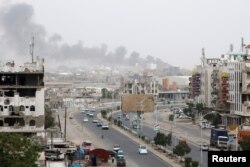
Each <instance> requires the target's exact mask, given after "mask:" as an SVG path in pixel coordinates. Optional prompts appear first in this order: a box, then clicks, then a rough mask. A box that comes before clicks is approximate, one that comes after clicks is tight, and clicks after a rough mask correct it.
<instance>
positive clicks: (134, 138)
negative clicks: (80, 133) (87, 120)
mask: <svg viewBox="0 0 250 167" xmlns="http://www.w3.org/2000/svg"><path fill="white" fill-rule="evenodd" d="M113 114H114V112H113ZM97 118H98V119H100V120H102V121H103V122H105V123H108V121H107V120H106V119H104V118H102V116H101V114H100V113H99V114H97ZM112 128H113V129H115V130H117V131H119V132H120V133H122V134H123V135H125V136H127V137H128V138H130V140H131V141H133V142H135V143H136V144H138V145H139V144H142V145H147V148H148V150H149V151H150V152H151V153H153V154H154V155H156V156H157V157H158V158H160V159H162V160H163V161H165V162H167V163H168V164H169V165H171V166H172V167H181V164H180V163H179V159H176V158H174V157H167V154H168V153H161V152H159V151H158V150H156V149H155V148H154V147H153V146H152V145H151V144H146V143H145V142H144V141H142V140H141V139H139V138H138V137H137V136H135V135H134V134H132V133H130V132H128V131H126V130H125V129H122V128H121V127H118V126H116V125H112ZM167 152H169V153H171V151H170V150H169V151H167Z"/></svg>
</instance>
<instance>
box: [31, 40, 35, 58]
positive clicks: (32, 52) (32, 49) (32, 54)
mask: <svg viewBox="0 0 250 167" xmlns="http://www.w3.org/2000/svg"><path fill="white" fill-rule="evenodd" d="M34 40H35V37H34V36H32V42H31V43H30V55H31V62H32V63H33V62H34V59H33V57H34V46H35V44H34Z"/></svg>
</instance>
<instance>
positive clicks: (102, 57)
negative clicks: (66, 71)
mask: <svg viewBox="0 0 250 167" xmlns="http://www.w3.org/2000/svg"><path fill="white" fill-rule="evenodd" d="M33 16H34V10H33V7H32V6H30V5H28V4H25V3H21V4H13V5H9V6H5V7H4V8H2V9H1V11H0V38H1V40H0V55H1V59H7V60H16V61H20V62H25V61H30V60H31V58H30V55H29V44H30V41H31V38H32V36H34V37H35V49H34V55H35V56H39V57H43V58H45V62H46V66H48V67H56V66H60V65H64V66H68V67H90V66H95V65H117V66H134V65H135V64H137V65H140V66H145V65H146V64H147V63H156V64H157V67H159V68H162V67H164V66H165V67H166V65H167V64H166V63H164V62H162V61H161V60H160V59H158V58H157V59H155V58H154V57H152V56H147V57H146V58H142V57H140V54H139V53H138V52H136V51H134V52H132V53H128V52H127V50H126V48H125V47H123V46H119V47H117V48H116V49H115V50H114V51H108V46H107V45H106V44H102V45H101V46H94V47H86V46H84V44H83V43H82V41H78V42H76V43H75V44H73V45H69V44H67V43H62V37H61V36H60V35H59V34H54V35H52V36H48V34H47V33H46V30H45V28H44V27H43V26H42V25H39V24H38V23H36V22H35V21H34V20H33ZM65 24H66V23H65ZM58 28H59V27H58ZM86 42H87V41H86Z"/></svg>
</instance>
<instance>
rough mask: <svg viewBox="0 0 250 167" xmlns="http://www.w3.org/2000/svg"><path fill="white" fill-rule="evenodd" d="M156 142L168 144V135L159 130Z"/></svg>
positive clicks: (162, 144) (155, 138) (163, 144)
mask: <svg viewBox="0 0 250 167" xmlns="http://www.w3.org/2000/svg"><path fill="white" fill-rule="evenodd" d="M154 142H155V144H157V145H161V146H166V143H167V136H166V135H165V134H163V133H161V132H158V133H157V134H156V136H155V137H154Z"/></svg>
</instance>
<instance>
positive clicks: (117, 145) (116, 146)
mask: <svg viewBox="0 0 250 167" xmlns="http://www.w3.org/2000/svg"><path fill="white" fill-rule="evenodd" d="M120 149H121V147H120V145H119V144H116V145H114V147H113V150H114V151H116V152H117V151H118V150H120Z"/></svg>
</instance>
